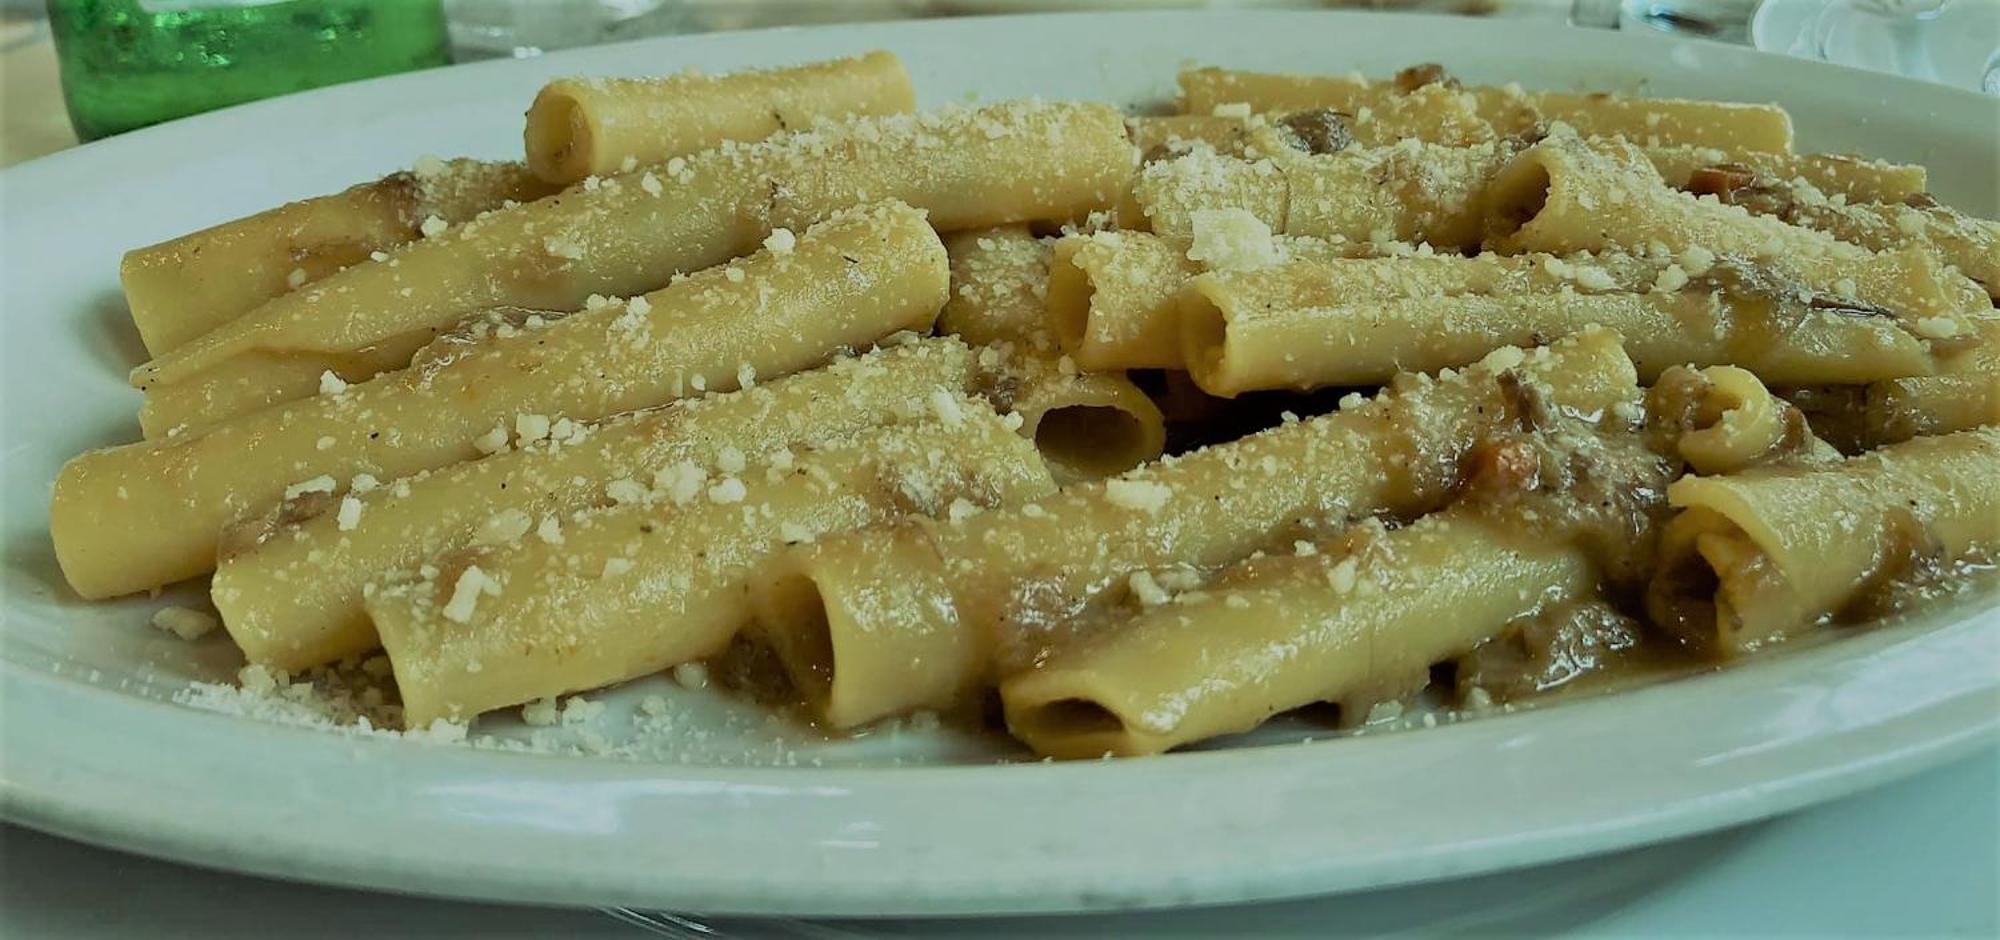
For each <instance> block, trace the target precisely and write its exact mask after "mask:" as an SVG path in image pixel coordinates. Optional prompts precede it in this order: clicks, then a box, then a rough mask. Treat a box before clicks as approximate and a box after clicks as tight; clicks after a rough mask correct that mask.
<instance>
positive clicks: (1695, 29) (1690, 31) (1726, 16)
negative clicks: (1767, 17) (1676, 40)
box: [1620, 0, 1760, 42]
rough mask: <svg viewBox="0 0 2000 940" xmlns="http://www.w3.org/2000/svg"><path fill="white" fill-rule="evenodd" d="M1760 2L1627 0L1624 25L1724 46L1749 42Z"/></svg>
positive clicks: (1621, 22) (1733, 0)
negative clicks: (1694, 37) (1719, 43)
mask: <svg viewBox="0 0 2000 940" xmlns="http://www.w3.org/2000/svg"><path fill="white" fill-rule="evenodd" d="M1759 2H1760V0H1624V3H1623V5H1622V6H1621V8H1620V12H1621V14H1622V16H1621V17H1620V25H1621V26H1625V27H1632V26H1638V27H1650V28H1652V29H1657V30H1659V31H1661V32H1666V33H1676V34H1680V35H1687V36H1700V37H1702V38H1704V39H1719V40H1722V41H1724V42H1749V41H1750V17H1751V16H1753V15H1755V14H1756V12H1757V5H1758V3H1759Z"/></svg>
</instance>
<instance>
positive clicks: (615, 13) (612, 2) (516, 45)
mask: <svg viewBox="0 0 2000 940" xmlns="http://www.w3.org/2000/svg"><path fill="white" fill-rule="evenodd" d="M836 2H837V0H836ZM444 9H445V17H446V19H448V20H449V21H450V22H451V45H452V55H453V57H454V58H456V59H458V60H459V61H461V62H462V61H466V60H469V59H491V58H516V59H518V58H523V57H526V56H534V55H541V54H542V53H544V52H549V51H551V50H555V49H569V48H574V47H577V46H589V45H595V44H597V43H601V42H613V41H616V40H620V39H635V38H638V37H641V36H658V35H662V34H665V33H676V32H685V31H687V17H686V3H685V0H444Z"/></svg>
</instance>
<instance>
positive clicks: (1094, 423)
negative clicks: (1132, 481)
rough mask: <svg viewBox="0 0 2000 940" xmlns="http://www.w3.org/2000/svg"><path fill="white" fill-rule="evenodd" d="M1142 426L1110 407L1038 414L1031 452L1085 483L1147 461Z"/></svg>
mask: <svg viewBox="0 0 2000 940" xmlns="http://www.w3.org/2000/svg"><path fill="white" fill-rule="evenodd" d="M1146 446H1147V434H1146V425H1145V424H1144V423H1142V422H1141V421H1140V420H1139V419H1138V417H1137V416H1135V415H1133V414H1132V413H1131V412H1129V411H1125V410H1124V409H1121V408H1117V407H1114V406H1112V405H1065V406H1063V407H1061V408H1052V409H1050V410H1048V411H1045V412H1043V413H1042V419H1041V420H1040V421H1038V422H1036V424H1035V449H1036V450H1039V451H1041V452H1042V459H1044V460H1046V461H1048V462H1049V463H1050V464H1052V465H1054V466H1055V467H1056V468H1058V469H1060V470H1062V471H1064V472H1067V473H1070V474H1074V475H1076V476H1079V477H1082V478H1085V479H1094V478H1097V477H1107V476H1111V475H1112V474H1116V473H1123V472H1125V471H1127V470H1130V469H1132V468H1133V467H1136V466H1138V465H1139V464H1140V463H1143V462H1144V461H1145V460H1146V459H1147V455H1146V453H1145V450H1146Z"/></svg>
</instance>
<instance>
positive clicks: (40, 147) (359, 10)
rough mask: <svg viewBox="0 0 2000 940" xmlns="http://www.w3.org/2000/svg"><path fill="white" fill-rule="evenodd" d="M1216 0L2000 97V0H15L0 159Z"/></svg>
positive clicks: (1, 64) (5, 13) (1, 47)
mask: <svg viewBox="0 0 2000 940" xmlns="http://www.w3.org/2000/svg"><path fill="white" fill-rule="evenodd" d="M1199 8H1210V9H1218V8H1219V9H1249V8H1264V9H1268V8H1303V9H1325V8H1359V9H1375V10H1399V11H1408V12H1411V13H1423V14H1446V15H1463V16H1484V17H1502V16H1504V17H1539V18H1542V19H1545V20H1547V21H1548V22H1549V23H1550V24H1551V26H1552V27H1561V26H1563V25H1577V26H1590V27H1600V28H1612V29H1636V30H1648V31H1661V32H1669V33H1678V34H1685V35H1694V36H1699V37H1702V38H1707V39H1715V40H1720V41H1724V42H1736V43H1745V44H1754V45H1756V46H1758V47H1759V48H1763V49H1766V50H1769V51H1774V52H1781V53H1786V54H1790V55H1799V56H1805V57H1808V58H1817V59H1824V60H1827V61H1832V62H1838V63H1842V64H1849V65H1857V66H1861V67H1865V68H1873V69H1877V70H1880V71H1886V72H1895V73H1900V74H1905V75H1910V76H1914V77H1918V78H1923V79H1927V80H1931V81H1938V82H1944V83H1947V84H1956V85H1961V86H1964V87H1969V88H1973V89H1978V90H1984V91H1986V92H1988V93H2000V81H1996V79H2000V69H1996V65H2000V0H0V166H8V165H11V164H14V163H19V162H21V161H24V160H29V159H33V158H35V157H38V156H42V155H45V154H49V153H53V152H55V151H57V150H61V149H63V148H65V147H70V146H74V145H75V144H76V143H77V142H79V140H94V139H96V138H99V137H104V136H108V135H111V134H117V133H122V132H124V131H127V130H131V129H134V128H138V127H143V126H146V125H148V124H156V123H159V122H161V121H166V120H172V119H173V118H176V117H182V116H185V115H188V114H194V113H198V112H201V111H207V110H212V109H214V108H220V107H226V106H228V105H231V104H237V103H240V102H244V101H251V100H255V99H258V98H266V97H271V96H274V95H281V94H286V93H289V92H294V91H300V90H303V89H306V88H313V87H317V86H320V85H329V84H335V83H338V82H344V81H353V80H356V79H361V78H368V77H372V76H376V75H385V74H389V73H393V72H402V71H409V70H412V69H420V68H434V67H438V66H444V65H449V64H451V63H454V62H466V61H473V60H478V59H488V58H496V57H509V56H513V57H519V56H532V55H540V54H541V53H543V52H545V51H549V50H554V49H564V48H571V47H576V46H587V45H592V44H596V43H603V42H615V41H619V40H624V39H634V38H639V37H645V36H658V35H665V34H672V33H699V32H710V31H717V30H737V29H756V28H763V27H772V26H796V25H811V24H821V23H838V22H864V21H871V20H886V19H900V18H909V17H934V16H963V15H980V14H1001V13H1029V12H1051V11H1083V10H1136V9H1199Z"/></svg>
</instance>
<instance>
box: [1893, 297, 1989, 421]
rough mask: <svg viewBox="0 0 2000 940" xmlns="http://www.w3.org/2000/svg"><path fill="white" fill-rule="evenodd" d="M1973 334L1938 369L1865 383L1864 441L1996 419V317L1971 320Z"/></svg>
mask: <svg viewBox="0 0 2000 940" xmlns="http://www.w3.org/2000/svg"><path fill="white" fill-rule="evenodd" d="M1971 339H1972V341H1973V344H1972V345H1971V346H1969V347H1968V348H1966V349H1964V350H1961V351H1959V352H1958V353H1956V354H1954V355H1951V356H1948V357H1945V358H1944V359H1943V360H1942V361H1941V362H1940V363H1939V368H1938V371H1939V372H1940V373H1941V374H1939V375H1928V376H1920V377H1916V378H1907V379H1889V380H1885V381H1881V382H1877V383H1875V384H1873V385H1871V386H1869V387H1868V394H1867V401H1866V405H1865V406H1864V409H1863V415H1862V422H1863V423H1862V426H1863V428H1864V432H1863V433H1864V434H1865V437H1866V440H1867V441H1868V443H1870V444H1893V443H1896V442H1899V441H1906V440H1909V439H1910V438H1913V437H1916V436H1918V435H1920V434H1945V433H1949V432H1951V431H1963V430H1966V429H1967V428H1975V427H1979V426H1981V425H1988V424H2000V318H1995V317H1985V318H1981V319H1979V320H1976V321H1974V323H1973V332H1972V336H1971Z"/></svg>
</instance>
